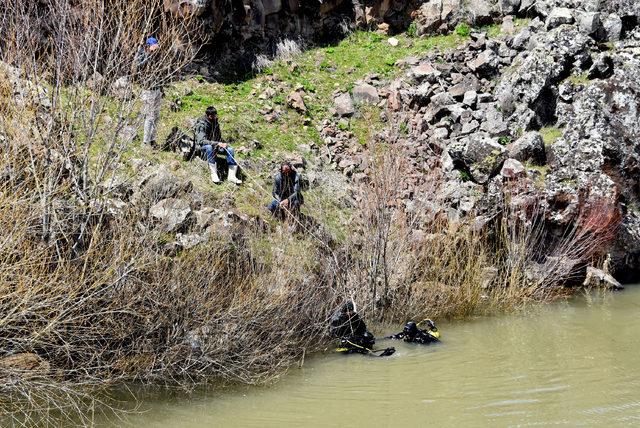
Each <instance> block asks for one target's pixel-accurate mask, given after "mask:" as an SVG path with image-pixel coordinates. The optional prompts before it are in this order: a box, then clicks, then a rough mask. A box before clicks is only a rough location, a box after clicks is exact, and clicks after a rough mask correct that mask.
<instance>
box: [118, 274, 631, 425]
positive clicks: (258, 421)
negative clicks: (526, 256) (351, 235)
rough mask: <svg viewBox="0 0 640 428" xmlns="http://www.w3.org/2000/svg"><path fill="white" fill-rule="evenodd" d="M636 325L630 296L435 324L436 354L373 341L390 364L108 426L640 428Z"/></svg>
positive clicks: (358, 364) (147, 413) (298, 378)
mask: <svg viewBox="0 0 640 428" xmlns="http://www.w3.org/2000/svg"><path fill="white" fill-rule="evenodd" d="M638 325H640V287H638V286H636V287H628V288H627V290H625V291H623V292H620V293H615V294H609V295H605V296H602V295H590V296H580V297H578V298H575V299H573V300H572V301H571V302H562V303H557V304H552V305H546V306H543V307H540V308H536V309H534V310H531V311H528V312H527V313H526V314H514V315H508V316H501V317H492V318H482V319H476V320H470V321H464V322H456V323H439V328H440V331H441V332H442V334H443V343H442V344H441V345H438V346H424V345H422V346H421V345H410V344H404V343H396V342H393V343H392V342H391V341H379V345H381V346H385V345H386V346H391V345H393V346H396V348H397V349H398V351H397V353H396V354H395V355H393V356H392V357H387V358H372V357H364V356H360V355H351V356H344V355H335V354H326V355H319V356H314V357H313V358H311V359H307V360H306V361H305V364H304V366H303V367H302V368H301V369H298V368H295V369H292V370H291V371H290V372H289V373H288V374H287V375H286V376H284V377H283V378H282V380H281V381H280V382H278V383H277V384H276V385H274V386H271V387H261V388H258V387H240V388H234V389H229V390H224V391H222V392H202V393H198V394H195V395H194V396H192V397H191V398H189V399H185V398H184V397H180V398H177V397H176V396H174V395H171V394H168V393H166V394H162V395H160V396H158V395H155V396H154V397H152V398H150V400H148V401H144V402H143V403H142V405H141V409H142V410H144V413H143V414H141V415H135V416H130V417H127V418H125V420H124V421H118V422H117V425H119V426H123V425H125V426H135V427H185V428H196V427H213V426H224V427H299V426H305V427H321V426H354V427H392V426H393V427H395V426H403V427H404V426H406V427H418V426H427V425H429V426H438V427H474V426H498V427H508V426H513V427H526V426H589V427H592V426H603V427H604V426H607V427H610V426H640V374H639V373H640V372H639V369H640V334H638V333H639V329H638ZM375 333H377V334H378V335H382V334H381V333H390V332H375ZM147 398H149V397H147ZM108 425H115V424H108Z"/></svg>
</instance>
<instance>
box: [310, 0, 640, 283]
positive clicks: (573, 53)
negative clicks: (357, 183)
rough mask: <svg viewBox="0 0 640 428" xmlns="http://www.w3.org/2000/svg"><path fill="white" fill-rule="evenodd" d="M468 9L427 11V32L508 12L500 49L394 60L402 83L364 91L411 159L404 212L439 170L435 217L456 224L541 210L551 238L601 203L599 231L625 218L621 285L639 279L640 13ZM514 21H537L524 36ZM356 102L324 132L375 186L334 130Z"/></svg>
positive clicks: (504, 0)
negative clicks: (376, 99) (504, 212)
mask: <svg viewBox="0 0 640 428" xmlns="http://www.w3.org/2000/svg"><path fill="white" fill-rule="evenodd" d="M452 4H454V5H453V6H452ZM464 4H465V5H466V6H462V2H447V1H440V0H437V1H433V0H432V1H430V2H427V3H425V4H423V5H422V6H421V7H420V9H419V12H420V13H422V15H421V16H422V17H423V18H424V17H431V18H432V19H433V20H437V22H438V24H435V23H433V24H431V23H428V22H427V21H425V20H424V19H422V18H418V21H417V22H418V28H419V31H420V32H421V33H428V32H430V31H442V30H443V29H448V28H452V27H453V26H455V25H456V24H457V23H459V22H460V20H461V19H467V18H465V17H469V16H471V17H473V16H479V13H477V14H475V15H474V14H473V13H470V10H469V8H471V7H478V10H481V11H488V12H487V13H486V16H487V17H495V16H496V14H499V15H504V16H503V17H502V18H501V19H502V32H503V34H505V36H504V37H502V38H501V39H499V40H497V41H495V40H488V39H487V37H486V34H483V33H474V34H472V40H471V41H470V42H468V43H466V44H465V45H464V46H462V47H460V48H458V49H456V50H454V51H451V52H447V53H436V54H431V55H428V56H426V57H423V58H409V59H408V60H407V61H405V62H403V63H402V64H398V66H400V67H403V68H404V69H405V70H406V73H405V74H404V76H403V77H401V78H399V79H397V80H395V81H393V82H378V81H376V80H375V79H374V80H370V81H369V82H368V83H365V82H363V83H362V85H369V84H370V85H369V86H373V87H374V88H373V89H374V90H375V91H376V92H377V93H378V94H380V96H381V97H382V99H383V101H382V104H381V105H384V106H385V107H386V109H385V112H383V119H385V120H386V121H388V122H389V124H390V126H389V127H388V129H386V130H385V131H383V132H382V133H380V134H379V135H377V139H378V140H379V141H382V142H386V143H388V144H391V145H392V146H393V147H397V148H398V149H399V150H398V154H399V155H401V156H407V157H408V158H409V160H410V165H411V166H410V171H408V172H407V174H406V176H407V179H406V181H405V182H404V183H403V184H402V185H403V186H404V188H405V191H404V195H405V199H404V203H405V205H406V206H407V207H408V208H410V207H412V206H413V205H414V202H415V200H419V199H420V198H422V197H423V196H424V195H421V194H419V192H418V189H419V186H420V183H421V182H422V181H424V180H425V179H426V178H427V177H429V176H430V174H433V171H434V169H436V170H438V171H439V174H440V175H441V178H442V179H443V180H444V181H445V183H446V184H445V185H444V186H443V189H444V190H443V191H442V192H443V194H442V195H441V196H442V198H441V204H440V206H438V207H437V208H436V210H439V211H440V212H442V213H444V214H446V215H447V216H449V217H450V218H451V217H453V218H463V217H465V216H466V215H468V214H474V215H480V216H481V217H485V218H486V219H490V218H493V217H495V215H498V214H499V211H500V210H501V208H499V207H503V206H505V205H506V206H509V207H510V208H509V209H511V210H518V209H525V207H529V208H527V209H530V207H531V206H534V205H535V206H536V207H539V208H540V209H542V210H544V212H545V218H546V220H545V221H546V227H547V229H548V230H550V231H552V232H555V233H556V234H557V235H558V236H560V235H562V234H563V233H566V231H567V230H568V228H572V227H576V224H577V223H582V222H584V219H582V218H581V216H582V215H583V214H581V213H584V212H585V209H587V210H589V209H590V210H592V211H593V210H596V209H595V208H593V207H596V206H597V207H600V208H601V209H600V208H598V209H597V210H596V211H602V212H606V213H607V214H602V212H601V214H602V216H601V217H600V218H598V219H594V220H593V223H594V224H597V225H598V226H597V227H606V224H607V223H608V222H610V221H612V218H613V217H616V216H620V217H621V219H622V220H621V223H620V226H619V229H618V233H617V239H616V241H615V242H612V243H611V248H610V251H611V252H612V255H613V259H614V262H615V265H616V266H617V269H618V275H619V276H620V277H623V278H624V279H630V278H632V277H633V275H635V272H637V271H638V268H639V267H640V263H639V261H640V239H639V237H640V213H639V212H638V201H639V198H640V190H639V189H638V180H639V179H640V175H639V171H638V165H639V161H640V157H639V155H638V149H637V147H638V144H639V143H640V125H639V124H640V121H639V119H640V91H639V89H640V88H639V87H638V82H639V81H640V80H639V79H640V29H638V28H637V24H638V22H639V17H640V5H639V4H637V3H636V2H632V1H627V2H624V1H619V2H613V1H612V2H598V1H585V2H582V1H580V2H578V1H576V2H567V1H562V2H560V1H537V2H534V1H519V0H501V1H500V2H498V3H497V4H490V3H489V2H483V1H478V2H464ZM445 6H446V7H452V10H451V12H450V13H447V14H444V12H443V11H444V10H445V9H444V7H445ZM432 10H435V11H437V10H440V11H441V13H440V15H438V14H437V13H436V14H434V13H432ZM447 10H448V9H447ZM429 11H431V12H429ZM471 12H472V10H471ZM507 14H516V15H520V16H528V17H530V18H531V20H530V21H529V22H528V24H527V25H526V26H524V27H523V28H521V29H518V28H516V26H515V25H514V19H513V15H507ZM461 17H462V18H461ZM421 19H422V20H421ZM491 19H494V18H491ZM354 95H355V90H354ZM348 101H349V99H348V95H345V94H337V98H336V102H337V104H336V107H337V108H336V117H335V118H334V119H332V120H328V121H326V122H325V123H324V124H323V126H322V127H321V128H320V129H321V132H322V133H323V135H324V137H325V142H326V143H327V145H328V147H329V151H330V152H331V161H332V162H334V163H335V165H336V167H337V168H338V169H341V170H343V171H344V172H345V174H347V175H350V176H352V178H353V179H355V180H366V179H367V174H368V172H369V171H368V164H367V161H366V159H364V157H363V155H362V149H361V148H359V147H358V146H359V145H358V143H357V142H354V141H351V139H350V138H349V134H348V133H345V132H341V131H340V130H339V127H338V126H337V122H338V120H339V116H340V114H342V113H340V112H341V111H342V110H341V108H340V107H341V105H343V104H345V103H346V102H348ZM585 207H591V208H585ZM590 227H595V226H593V225H592V226H590Z"/></svg>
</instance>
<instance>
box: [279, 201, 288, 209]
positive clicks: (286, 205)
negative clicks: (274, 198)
mask: <svg viewBox="0 0 640 428" xmlns="http://www.w3.org/2000/svg"><path fill="white" fill-rule="evenodd" d="M280 206H281V207H282V208H287V207H288V206H289V199H285V200H283V201H280Z"/></svg>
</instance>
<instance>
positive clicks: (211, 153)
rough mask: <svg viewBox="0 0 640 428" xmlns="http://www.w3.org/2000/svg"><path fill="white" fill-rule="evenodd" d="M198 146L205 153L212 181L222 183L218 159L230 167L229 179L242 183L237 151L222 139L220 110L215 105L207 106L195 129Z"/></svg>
mask: <svg viewBox="0 0 640 428" xmlns="http://www.w3.org/2000/svg"><path fill="white" fill-rule="evenodd" d="M194 133H195V140H196V146H197V147H200V149H201V150H202V151H203V152H204V153H205V156H206V158H207V163H208V165H209V171H210V172H211V181H213V182H214V183H215V184H219V183H220V178H219V177H218V166H217V162H216V160H217V159H219V160H220V161H221V162H226V164H227V165H228V167H229V174H228V177H227V179H228V180H229V181H230V182H232V183H235V184H242V181H241V180H239V179H238V176H237V174H238V164H237V163H236V159H235V152H234V150H233V148H232V147H231V146H229V145H228V144H227V143H224V142H223V141H222V132H221V131H220V122H218V111H217V110H216V108H215V107H207V110H206V112H205V115H204V117H202V118H200V119H198V121H197V122H196V126H195V129H194Z"/></svg>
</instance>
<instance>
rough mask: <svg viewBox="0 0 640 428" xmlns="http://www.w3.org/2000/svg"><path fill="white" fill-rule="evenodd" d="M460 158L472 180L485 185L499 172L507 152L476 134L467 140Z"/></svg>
mask: <svg viewBox="0 0 640 428" xmlns="http://www.w3.org/2000/svg"><path fill="white" fill-rule="evenodd" d="M462 157H463V160H464V163H465V164H466V165H467V167H468V168H469V172H470V173H471V177H472V178H473V180H474V181H475V182H476V183H479V184H486V183H487V182H489V180H490V179H491V177H493V176H494V175H496V174H497V173H498V172H499V171H500V168H501V167H502V164H503V163H504V161H505V160H506V159H507V151H506V150H505V148H504V147H503V146H502V145H500V144H499V143H498V142H497V141H496V140H495V139H492V138H490V137H489V136H486V135H482V134H476V135H474V136H472V137H471V138H469V142H468V143H467V146H466V147H465V149H464V153H463V155H462Z"/></svg>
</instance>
